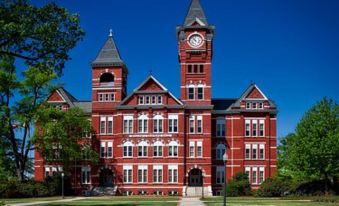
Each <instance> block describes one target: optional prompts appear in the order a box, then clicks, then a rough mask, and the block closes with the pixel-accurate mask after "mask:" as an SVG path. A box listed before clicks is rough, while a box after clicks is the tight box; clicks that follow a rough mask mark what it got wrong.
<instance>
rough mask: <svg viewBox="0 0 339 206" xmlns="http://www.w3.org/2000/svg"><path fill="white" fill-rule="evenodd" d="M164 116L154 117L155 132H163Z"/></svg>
mask: <svg viewBox="0 0 339 206" xmlns="http://www.w3.org/2000/svg"><path fill="white" fill-rule="evenodd" d="M163 119H164V118H163V117H162V116H161V115H155V116H154V117H153V132H154V133H162V132H163V129H162V128H163V126H162V124H163Z"/></svg>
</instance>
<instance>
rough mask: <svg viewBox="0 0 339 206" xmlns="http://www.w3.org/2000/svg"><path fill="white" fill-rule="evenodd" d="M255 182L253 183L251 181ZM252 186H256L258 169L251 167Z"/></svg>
mask: <svg viewBox="0 0 339 206" xmlns="http://www.w3.org/2000/svg"><path fill="white" fill-rule="evenodd" d="M253 180H255V181H253ZM251 182H252V184H258V167H252V179H251Z"/></svg>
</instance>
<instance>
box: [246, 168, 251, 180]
mask: <svg viewBox="0 0 339 206" xmlns="http://www.w3.org/2000/svg"><path fill="white" fill-rule="evenodd" d="M250 172H251V168H250V167H245V174H246V175H247V177H248V181H249V182H251V175H250V174H251V173H250Z"/></svg>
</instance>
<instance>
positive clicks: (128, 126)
mask: <svg viewBox="0 0 339 206" xmlns="http://www.w3.org/2000/svg"><path fill="white" fill-rule="evenodd" d="M124 133H125V134H131V133H133V116H124Z"/></svg>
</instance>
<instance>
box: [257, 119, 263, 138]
mask: <svg viewBox="0 0 339 206" xmlns="http://www.w3.org/2000/svg"><path fill="white" fill-rule="evenodd" d="M261 127H262V128H261ZM261 132H262V134H261ZM258 136H259V137H264V136H265V120H264V119H260V120H259V134H258Z"/></svg>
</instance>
